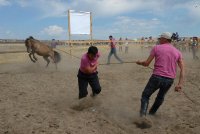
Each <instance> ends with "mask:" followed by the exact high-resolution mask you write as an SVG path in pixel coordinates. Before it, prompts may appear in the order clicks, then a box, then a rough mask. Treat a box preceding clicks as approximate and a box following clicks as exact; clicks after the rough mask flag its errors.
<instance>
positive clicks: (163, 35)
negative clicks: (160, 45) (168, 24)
mask: <svg viewBox="0 0 200 134" xmlns="http://www.w3.org/2000/svg"><path fill="white" fill-rule="evenodd" d="M171 37H172V34H171V33H170V32H164V33H162V34H161V35H160V36H159V38H165V39H169V40H171Z"/></svg>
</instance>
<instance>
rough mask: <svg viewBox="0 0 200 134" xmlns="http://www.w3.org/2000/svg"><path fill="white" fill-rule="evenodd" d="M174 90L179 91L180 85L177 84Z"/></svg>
mask: <svg viewBox="0 0 200 134" xmlns="http://www.w3.org/2000/svg"><path fill="white" fill-rule="evenodd" d="M174 90H175V92H181V90H182V86H181V85H177V86H176V87H175V89H174Z"/></svg>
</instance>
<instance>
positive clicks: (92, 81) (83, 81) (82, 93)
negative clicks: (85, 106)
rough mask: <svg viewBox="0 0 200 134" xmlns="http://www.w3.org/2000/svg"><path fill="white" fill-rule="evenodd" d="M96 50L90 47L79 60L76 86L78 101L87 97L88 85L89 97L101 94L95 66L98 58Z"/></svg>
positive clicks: (94, 47)
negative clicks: (88, 89) (90, 89)
mask: <svg viewBox="0 0 200 134" xmlns="http://www.w3.org/2000/svg"><path fill="white" fill-rule="evenodd" d="M99 56H100V55H99V53H98V49H97V47H96V46H90V47H89V48H88V52H87V53H85V54H84V55H83V56H82V58H81V63H80V68H79V71H78V75H77V77H78V86H79V99H81V98H84V97H86V96H87V94H88V91H87V87H88V83H89V85H90V86H91V88H92V94H91V96H92V97H94V96H96V95H97V94H99V93H100V92H101V86H100V83H99V78H98V75H97V74H98V72H97V66H98V61H97V60H98V58H99Z"/></svg>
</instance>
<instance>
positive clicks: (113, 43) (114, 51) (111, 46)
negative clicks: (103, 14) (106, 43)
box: [107, 35, 123, 64]
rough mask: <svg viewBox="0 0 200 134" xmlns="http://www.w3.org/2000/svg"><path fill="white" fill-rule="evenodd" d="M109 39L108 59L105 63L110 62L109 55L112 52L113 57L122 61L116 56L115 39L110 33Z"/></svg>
mask: <svg viewBox="0 0 200 134" xmlns="http://www.w3.org/2000/svg"><path fill="white" fill-rule="evenodd" d="M109 39H110V53H109V55H108V61H107V64H110V58H111V56H112V55H113V54H114V56H115V58H116V59H117V60H118V61H119V62H120V63H123V61H122V60H121V59H120V58H119V57H118V56H117V52H116V41H115V39H114V38H113V37H112V35H110V36H109Z"/></svg>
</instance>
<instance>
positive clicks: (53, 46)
mask: <svg viewBox="0 0 200 134" xmlns="http://www.w3.org/2000/svg"><path fill="white" fill-rule="evenodd" d="M56 45H57V42H56V40H55V39H52V41H51V47H52V48H56Z"/></svg>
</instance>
